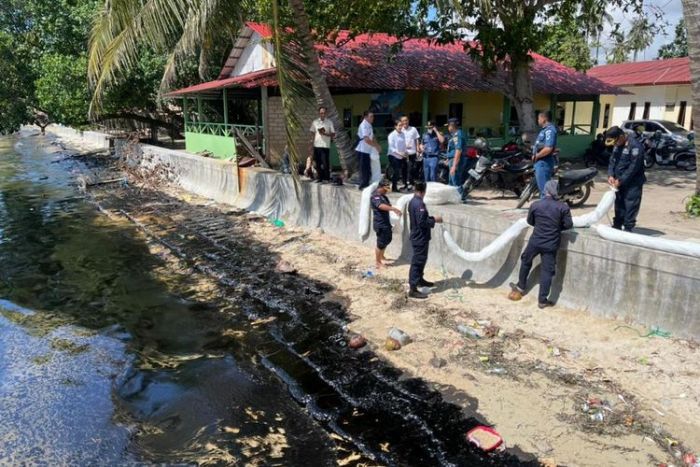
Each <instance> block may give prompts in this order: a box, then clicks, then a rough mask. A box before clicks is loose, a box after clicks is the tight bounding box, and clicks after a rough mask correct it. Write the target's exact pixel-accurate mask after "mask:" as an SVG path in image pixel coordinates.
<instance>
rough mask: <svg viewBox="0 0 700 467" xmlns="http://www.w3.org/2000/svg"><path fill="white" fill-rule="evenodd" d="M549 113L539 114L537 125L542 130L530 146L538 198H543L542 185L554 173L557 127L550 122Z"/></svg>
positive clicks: (550, 116) (550, 115)
mask: <svg viewBox="0 0 700 467" xmlns="http://www.w3.org/2000/svg"><path fill="white" fill-rule="evenodd" d="M551 120H552V114H551V113H550V112H540V113H539V114H538V115H537V123H538V125H539V126H540V127H541V128H542V129H541V130H540V132H539V134H538V135H537V139H536V140H535V144H534V145H533V146H532V161H533V162H534V163H535V165H534V168H535V180H536V181H537V188H538V189H539V190H540V198H544V184H545V183H547V181H549V179H550V178H552V173H553V172H554V165H555V162H556V161H555V159H554V150H555V149H556V147H557V127H556V126H554V124H553V123H552V122H551Z"/></svg>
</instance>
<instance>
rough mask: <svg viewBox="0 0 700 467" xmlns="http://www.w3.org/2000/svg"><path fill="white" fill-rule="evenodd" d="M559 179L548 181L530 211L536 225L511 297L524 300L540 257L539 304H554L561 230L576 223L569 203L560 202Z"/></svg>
mask: <svg viewBox="0 0 700 467" xmlns="http://www.w3.org/2000/svg"><path fill="white" fill-rule="evenodd" d="M558 190H559V182H557V181H556V180H550V181H548V182H547V183H546V184H545V186H544V198H543V199H541V200H539V201H536V202H534V203H532V205H531V206H530V210H529V211H528V213H527V223H528V224H530V225H531V226H533V227H534V231H533V232H532V236H530V240H529V241H528V243H527V247H526V248H525V251H524V252H523V254H522V256H521V257H520V261H521V264H520V275H519V277H518V283H517V284H514V283H511V284H510V287H511V288H512V289H513V290H512V292H511V293H510V295H509V296H508V298H510V299H511V300H516V301H517V300H520V299H521V298H522V297H523V295H525V290H526V288H527V276H528V275H530V270H531V269H532V261H533V260H534V259H535V258H536V257H537V256H539V257H540V261H541V264H540V293H539V297H538V306H539V307H540V308H547V307H550V306H553V305H554V303H552V302H551V301H549V291H550V289H551V287H552V278H554V271H555V266H556V263H557V251H558V250H559V245H560V244H561V233H562V231H564V230H568V229H570V228H572V227H573V226H574V223H573V220H572V219H571V210H570V209H569V206H568V205H567V204H566V203H564V202H562V201H559V200H558V199H557V198H558V194H557V193H558Z"/></svg>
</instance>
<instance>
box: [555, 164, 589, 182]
mask: <svg viewBox="0 0 700 467" xmlns="http://www.w3.org/2000/svg"><path fill="white" fill-rule="evenodd" d="M597 173H598V169H596V168H595V167H589V168H587V169H579V170H568V171H566V172H564V173H562V174H561V175H559V181H560V182H561V183H562V184H564V185H571V184H574V183H580V182H585V181H588V180H592V179H593V178H594V177H595V176H596V174H597Z"/></svg>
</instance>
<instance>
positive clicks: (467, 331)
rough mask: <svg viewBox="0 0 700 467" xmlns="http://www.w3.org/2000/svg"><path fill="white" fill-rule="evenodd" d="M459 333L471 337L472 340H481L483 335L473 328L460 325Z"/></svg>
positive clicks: (458, 326) (458, 327)
mask: <svg viewBox="0 0 700 467" xmlns="http://www.w3.org/2000/svg"><path fill="white" fill-rule="evenodd" d="M457 331H459V333H460V334H462V335H463V336H465V337H470V338H472V339H481V333H480V332H479V331H477V330H476V329H474V328H473V327H471V326H467V325H466V324H458V325H457Z"/></svg>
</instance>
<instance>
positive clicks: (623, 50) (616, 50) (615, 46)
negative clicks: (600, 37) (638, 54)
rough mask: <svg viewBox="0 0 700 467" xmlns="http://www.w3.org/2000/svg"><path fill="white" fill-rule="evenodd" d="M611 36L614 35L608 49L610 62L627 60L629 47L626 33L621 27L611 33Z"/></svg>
mask: <svg viewBox="0 0 700 467" xmlns="http://www.w3.org/2000/svg"><path fill="white" fill-rule="evenodd" d="M610 37H612V40H613V42H612V44H611V47H610V49H609V50H608V57H607V59H608V63H622V62H626V61H627V54H628V53H629V49H628V48H627V41H626V40H625V36H624V34H623V33H622V31H620V30H619V29H616V30H614V31H612V32H611V33H610Z"/></svg>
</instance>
